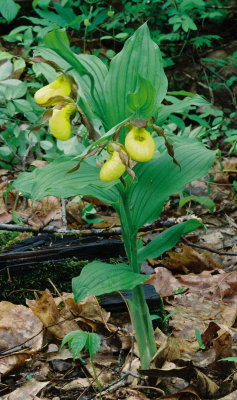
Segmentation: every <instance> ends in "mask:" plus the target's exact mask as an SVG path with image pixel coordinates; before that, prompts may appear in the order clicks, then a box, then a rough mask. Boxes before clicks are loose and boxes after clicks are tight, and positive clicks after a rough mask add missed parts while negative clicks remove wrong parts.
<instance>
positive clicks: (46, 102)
mask: <svg viewBox="0 0 237 400" xmlns="http://www.w3.org/2000/svg"><path fill="white" fill-rule="evenodd" d="M71 91H72V86H71V81H70V78H68V77H67V76H66V75H64V74H61V75H59V76H58V77H57V79H56V80H55V81H54V82H52V83H50V84H49V85H47V86H44V87H42V88H41V89H39V90H37V92H36V93H35V95H34V99H35V101H36V103H37V104H39V105H40V106H42V107H48V106H55V105H56V104H57V103H58V101H50V99H52V97H56V96H69V95H70V93H71Z"/></svg>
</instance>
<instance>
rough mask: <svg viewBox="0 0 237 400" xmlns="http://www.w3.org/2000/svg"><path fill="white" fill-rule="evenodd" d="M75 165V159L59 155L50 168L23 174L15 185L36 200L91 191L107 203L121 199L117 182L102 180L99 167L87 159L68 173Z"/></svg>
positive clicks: (89, 193) (65, 196) (91, 193)
mask: <svg viewBox="0 0 237 400" xmlns="http://www.w3.org/2000/svg"><path fill="white" fill-rule="evenodd" d="M75 164H76V163H75V160H72V159H70V158H69V157H59V158H58V159H56V160H55V161H53V162H52V163H50V164H49V165H47V166H46V167H43V168H36V169H35V170H34V171H33V172H24V173H22V174H20V175H19V177H18V179H17V180H16V181H15V182H14V187H15V189H16V190H18V191H19V192H22V193H23V194H25V195H27V196H28V197H30V198H32V200H40V199H42V198H43V197H46V196H50V195H52V196H58V197H63V198H67V197H71V196H76V195H80V194H82V195H83V194H87V195H91V196H95V197H97V198H100V199H101V200H103V201H106V202H108V201H109V202H111V203H113V202H116V201H117V198H118V192H117V190H116V188H115V187H114V188H113V186H114V185H115V184H116V181H115V182H111V183H110V184H108V183H104V182H102V181H101V180H100V179H99V168H97V167H95V166H93V165H91V164H89V163H87V162H86V161H84V162H83V163H82V164H81V167H80V168H79V169H78V170H77V171H75V172H72V173H70V174H67V172H68V171H69V170H70V169H72V168H73V167H74V166H75Z"/></svg>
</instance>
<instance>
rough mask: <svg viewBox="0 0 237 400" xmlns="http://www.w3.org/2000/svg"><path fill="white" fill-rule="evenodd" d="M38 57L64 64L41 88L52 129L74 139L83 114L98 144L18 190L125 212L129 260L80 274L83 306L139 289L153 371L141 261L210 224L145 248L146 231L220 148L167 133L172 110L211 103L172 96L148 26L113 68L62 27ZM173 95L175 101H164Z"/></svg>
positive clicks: (136, 323) (27, 179)
mask: <svg viewBox="0 0 237 400" xmlns="http://www.w3.org/2000/svg"><path fill="white" fill-rule="evenodd" d="M37 55H38V56H41V62H42V57H43V58H44V60H47V62H48V63H51V65H53V66H54V67H55V65H57V67H56V68H57V69H58V72H60V73H59V75H58V77H57V78H56V81H54V82H52V83H50V84H49V85H47V86H46V87H44V88H42V89H40V90H39V91H38V92H36V94H35V100H36V102H37V103H38V104H40V105H41V106H44V107H53V108H48V109H47V110H46V112H45V117H44V121H43V122H45V121H47V120H48V121H49V129H50V132H51V133H52V135H54V136H55V137H56V138H57V139H58V140H64V141H65V140H69V141H70V140H72V139H69V138H70V135H71V119H72V117H73V115H74V114H75V113H77V114H78V115H80V118H81V122H82V124H83V125H84V126H85V127H86V129H87V132H88V143H89V145H88V146H87V147H84V149H83V151H82V152H81V153H80V154H78V155H75V154H74V156H72V155H64V156H61V157H57V158H56V159H55V160H54V161H53V162H51V163H49V165H47V166H46V167H44V168H40V169H35V170H34V171H33V172H30V173H23V174H21V175H20V176H19V177H18V179H17V180H16V181H15V183H14V186H15V188H16V189H17V190H19V191H20V192H22V193H24V194H25V195H27V196H29V197H31V198H32V199H33V200H36V199H41V198H43V197H45V196H48V195H55V196H61V197H63V198H66V197H70V196H75V195H90V196H93V197H96V198H98V199H100V200H102V201H104V202H105V203H107V204H110V205H111V206H112V207H113V208H114V209H115V210H116V211H117V213H118V215H119V218H120V221H121V229H122V237H123V241H124V246H125V250H126V254H127V260H128V261H127V263H120V264H116V265H111V264H109V263H104V262H101V261H93V262H91V263H89V264H87V265H86V266H85V267H84V268H83V270H82V272H81V274H80V275H79V276H78V277H75V278H74V279H73V282H72V288H73V293H74V297H75V300H76V301H77V302H80V301H81V300H82V299H84V298H85V297H86V296H90V295H94V296H98V295H102V294H105V293H110V292H113V291H118V290H123V289H131V290H132V298H131V299H130V300H128V301H127V303H128V307H129V311H130V315H131V318H132V324H133V328H134V332H135V337H136V341H137V345H138V350H139V356H140V361H141V367H142V368H143V369H147V368H148V367H149V365H150V362H151V360H152V358H153V357H154V355H155V353H156V342H155V337H154V332H153V326H152V321H151V317H150V314H149V310H148V306H147V303H146V300H145V297H144V292H143V283H144V282H146V281H147V280H148V279H149V276H147V275H144V274H141V272H140V269H141V264H142V263H143V262H144V261H145V260H146V259H147V258H154V257H159V256H160V255H162V254H163V253H164V252H165V251H167V250H169V249H170V248H172V247H173V246H174V245H175V244H176V243H177V242H178V241H179V239H180V237H181V236H182V235H184V234H187V233H188V232H191V231H192V230H194V229H196V228H198V227H201V226H202V224H201V223H200V222H199V221H198V220H197V219H190V220H188V221H186V222H183V223H181V224H178V225H175V226H173V227H171V228H169V229H167V230H165V231H164V232H162V233H160V234H159V235H158V236H157V237H155V238H154V239H153V240H152V241H151V242H150V243H149V244H147V245H146V246H143V247H141V246H140V245H139V246H138V238H137V234H138V230H139V229H140V228H141V227H142V226H143V225H144V224H146V223H151V222H153V221H154V220H156V219H157V218H158V217H159V216H160V214H161V211H162V209H163V206H164V204H165V203H166V201H167V200H168V198H169V196H170V195H171V194H173V193H179V192H181V191H182V190H183V189H184V187H185V186H186V185H187V183H189V182H190V181H192V180H194V179H197V178H200V177H202V176H204V175H206V174H207V172H208V170H209V168H210V167H211V165H212V163H213V161H214V158H215V153H214V152H212V151H210V150H208V149H206V148H205V147H204V146H203V145H202V143H200V142H197V141H195V140H194V139H188V138H180V137H176V136H175V135H172V136H167V135H166V133H165V132H164V130H163V129H162V124H163V122H164V121H165V120H166V118H167V117H168V116H169V115H170V114H171V113H182V112H183V111H184V110H185V109H186V108H187V107H188V106H190V105H203V104H206V103H207V102H206V101H205V100H204V99H203V98H202V97H200V96H198V95H192V94H190V95H189V97H186V98H184V99H183V100H178V99H177V98H176V100H175V98H174V97H173V95H172V93H169V94H167V78H166V76H165V74H164V71H163V67H162V60H161V55H160V50H159V48H158V46H157V45H156V44H155V43H154V42H153V41H152V39H151V38H150V33H149V29H148V27H147V24H144V25H142V26H141V27H140V28H139V29H138V30H137V31H136V32H135V33H134V35H133V36H132V37H131V38H130V39H128V40H127V42H126V43H125V46H124V48H123V50H122V51H121V52H120V53H119V54H117V55H116V56H115V57H114V58H113V59H112V61H111V63H110V67H109V69H108V68H107V66H106V65H105V64H104V63H103V61H102V60H101V59H100V58H98V57H96V56H93V55H87V54H81V55H77V54H74V53H73V52H72V51H71V49H70V47H69V42H68V39H67V36H66V33H65V32H64V31H59V30H55V31H54V32H51V33H49V34H48V35H47V36H46V38H45V44H44V47H41V48H38V49H37ZM180 94H181V95H182V94H183V93H180ZM185 94H186V93H185ZM165 97H166V100H167V101H166V105H164V104H162V101H163V100H164V98H165ZM102 155H103V161H105V162H104V163H102V162H101V156H102ZM98 159H99V160H100V161H99V162H98ZM98 164H99V165H98Z"/></svg>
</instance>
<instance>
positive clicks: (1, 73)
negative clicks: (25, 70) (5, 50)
mask: <svg viewBox="0 0 237 400" xmlns="http://www.w3.org/2000/svg"><path fill="white" fill-rule="evenodd" d="M12 72H13V64H12V63H11V61H10V60H8V59H6V60H5V62H4V63H3V64H2V65H1V66H0V80H1V81H3V80H4V79H6V78H8V76H9V75H11V74H12Z"/></svg>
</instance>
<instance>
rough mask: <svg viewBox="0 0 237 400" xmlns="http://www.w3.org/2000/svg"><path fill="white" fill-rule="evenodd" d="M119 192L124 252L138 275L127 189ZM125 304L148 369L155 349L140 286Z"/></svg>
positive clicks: (134, 233) (149, 318)
mask: <svg viewBox="0 0 237 400" xmlns="http://www.w3.org/2000/svg"><path fill="white" fill-rule="evenodd" d="M119 191H120V199H121V202H120V206H119V209H117V211H118V214H119V216H120V221H121V228H122V235H123V241H124V247H125V251H126V254H127V257H128V261H129V265H130V266H131V268H132V270H133V272H135V273H140V265H139V264H138V261H137V230H136V229H135V227H134V226H133V223H132V216H131V213H130V210H129V201H128V196H127V188H126V187H125V188H124V187H122V186H121V187H120V190H119ZM127 303H128V306H129V311H130V315H131V319H132V325H133V329H134V331H135V337H136V341H137V345H138V350H139V356H140V362H141V368H142V369H148V368H149V365H150V362H151V360H152V358H153V357H154V355H155V353H156V351H157V348H156V342H155V336H154V331H153V326H152V320H151V317H150V313H149V309H148V306H147V303H146V299H145V295H144V290H143V287H142V285H138V286H136V287H135V288H134V289H133V290H132V299H131V300H128V301H127Z"/></svg>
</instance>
